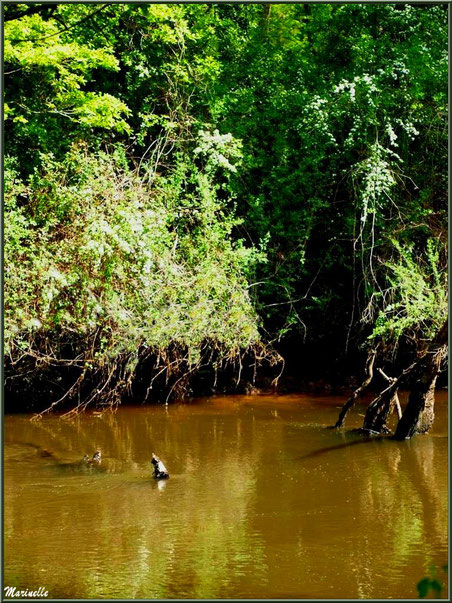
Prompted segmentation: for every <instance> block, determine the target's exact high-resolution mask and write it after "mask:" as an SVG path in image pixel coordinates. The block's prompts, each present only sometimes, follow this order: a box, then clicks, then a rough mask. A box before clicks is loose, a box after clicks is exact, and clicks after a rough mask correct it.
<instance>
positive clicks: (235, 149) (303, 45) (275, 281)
mask: <svg viewBox="0 0 452 603" xmlns="http://www.w3.org/2000/svg"><path fill="white" fill-rule="evenodd" d="M5 14H6V18H7V21H6V22H5V83H6V96H5V100H6V106H5V117H6V120H5V137H6V141H7V149H6V151H7V153H6V154H7V174H6V178H7V194H6V199H5V209H6V215H5V218H6V219H7V221H6V231H7V232H6V235H7V238H6V247H5V253H6V257H7V258H8V262H9V266H8V267H7V271H6V275H5V276H6V279H5V285H6V293H7V309H6V336H7V344H8V345H9V346H10V345H11V342H14V345H16V344H17V345H19V344H20V345H21V346H22V347H27V346H28V345H29V346H31V347H30V349H31V348H32V347H33V345H35V343H36V342H37V341H38V339H39V337H38V333H40V334H41V335H43V334H45V333H46V332H50V331H51V330H52V329H53V330H55V329H59V330H63V331H65V332H66V331H67V332H68V333H69V332H71V333H74V334H75V333H77V334H82V333H86V334H87V333H91V332H93V331H94V332H95V331H96V329H97V328H100V329H101V330H102V331H103V333H104V334H105V335H104V341H103V343H102V350H97V351H99V353H100V356H99V358H100V357H102V358H107V357H109V358H112V357H113V356H114V355H115V354H119V353H127V352H132V351H133V350H135V349H136V346H138V345H139V342H140V341H145V342H146V345H149V346H151V347H152V346H156V347H157V348H159V349H163V348H164V347H165V346H168V345H169V344H170V343H174V344H177V345H186V346H188V347H190V349H191V350H193V353H192V356H193V358H195V357H197V356H199V349H200V346H201V345H202V344H201V342H202V341H203V340H205V339H206V338H210V339H211V340H212V341H214V342H215V344H216V345H218V346H220V347H222V349H223V350H226V349H229V350H231V353H235V351H236V350H237V349H239V348H242V349H243V348H246V347H247V346H249V345H252V344H253V343H255V342H257V341H258V339H259V335H258V332H257V325H260V327H262V328H261V329H260V332H261V334H262V333H265V338H266V340H269V341H275V340H279V339H284V338H288V339H289V338H293V341H294V343H295V345H296V347H298V343H297V342H302V341H303V342H306V343H308V344H316V343H319V342H320V343H321V344H322V349H324V348H325V342H328V346H327V347H328V349H329V350H331V357H332V358H337V357H338V355H339V354H340V353H342V350H343V347H344V343H345V341H346V340H347V341H349V340H350V331H352V332H353V335H352V337H351V340H353V341H354V342H355V343H356V344H359V342H360V341H362V340H363V339H364V338H365V337H366V336H367V335H368V330H367V332H366V334H365V335H363V334H362V333H361V332H360V329H361V328H362V325H363V324H365V326H366V327H365V328H367V329H369V325H371V328H374V332H373V337H382V338H383V339H385V340H387V341H395V340H398V339H400V337H402V335H403V336H404V337H405V336H406V337H408V338H419V337H421V338H429V337H432V336H433V334H434V332H435V328H436V325H437V324H438V320H439V317H440V316H441V315H443V313H444V308H445V304H446V299H447V298H446V295H445V288H446V281H445V276H444V275H445V272H444V270H443V269H442V268H441V265H442V261H443V260H442V256H443V255H444V252H443V251H442V248H444V249H445V245H446V239H447V234H446V227H445V225H446V221H447V174H446V170H445V168H444V165H446V164H447V163H446V158H447V94H446V92H445V91H446V83H447V65H448V57H447V10H445V7H444V6H441V5H437V6H433V5H432V6H411V5H409V4H408V5H391V4H378V3H377V4H375V3H374V4H372V3H370V4H357V5H353V4H351V5H340V4H333V5H330V4H318V5H317V4H316V5H312V4H306V3H305V4H288V5H284V4H282V5H278V4H271V5H270V4H268V5H266V4H228V3H226V4H210V5H203V4H194V5H193V4H183V5H181V4H167V5H165V4H152V3H151V4H141V5H137V4H122V3H114V4H105V5H100V6H95V7H94V6H91V5H83V4H79V3H76V4H67V3H60V4H57V5H54V6H45V5H42V6H40V5H33V6H32V7H31V8H30V10H29V7H27V8H24V7H22V6H21V5H17V6H15V5H7V6H5ZM113 149H114V150H113ZM394 240H395V241H397V244H396V245H397V246H396V249H397V250H398V251H397V252H396V253H395V252H394V244H393V243H392V241H394ZM429 240H435V241H437V242H438V243H435V244H433V243H432V242H430V243H428V241H429ZM397 254H398V257H397ZM377 316H378V318H377ZM325 317H328V319H327V320H325ZM420 345H423V344H422V343H421V344H420ZM9 349H11V348H9ZM196 350H197V351H196Z"/></svg>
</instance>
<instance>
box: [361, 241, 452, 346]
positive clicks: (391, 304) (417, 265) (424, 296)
mask: <svg viewBox="0 0 452 603" xmlns="http://www.w3.org/2000/svg"><path fill="white" fill-rule="evenodd" d="M393 245H394V247H395V248H396V250H397V251H398V254H399V258H398V261H393V262H388V263H387V264H386V267H387V269H388V270H389V272H388V282H389V288H388V289H387V290H386V291H385V292H384V293H381V294H380V297H381V299H382V300H383V308H382V309H381V311H380V313H379V315H378V318H377V320H376V323H375V327H374V330H373V332H372V335H371V338H372V339H375V338H377V337H380V338H383V339H389V340H393V341H397V340H398V339H399V338H400V337H402V335H405V336H408V337H411V338H416V337H417V338H419V339H432V338H433V337H434V335H435V333H436V332H437V331H438V329H439V328H440V327H441V326H442V324H443V323H444V320H445V319H446V317H447V313H448V296H447V290H448V286H447V269H446V265H445V260H444V257H441V256H442V255H443V254H444V249H443V248H442V246H441V245H440V244H439V243H438V241H436V240H435V239H428V241H427V245H426V249H425V252H423V253H422V254H415V252H414V249H413V247H412V246H410V247H401V246H400V244H399V243H397V242H396V241H393Z"/></svg>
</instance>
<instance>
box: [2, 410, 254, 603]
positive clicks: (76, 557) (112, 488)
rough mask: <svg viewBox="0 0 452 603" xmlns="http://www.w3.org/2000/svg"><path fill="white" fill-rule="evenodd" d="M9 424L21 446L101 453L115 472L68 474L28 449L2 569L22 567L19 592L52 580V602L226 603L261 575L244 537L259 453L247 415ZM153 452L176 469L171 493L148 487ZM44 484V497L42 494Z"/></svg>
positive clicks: (10, 486)
mask: <svg viewBox="0 0 452 603" xmlns="http://www.w3.org/2000/svg"><path fill="white" fill-rule="evenodd" d="M187 412H188V414H187ZM204 412H205V409H204ZM10 419H11V421H12V422H14V439H15V440H16V441H20V442H33V443H35V444H36V445H40V446H42V447H43V448H46V449H50V450H51V451H52V453H54V455H55V457H56V458H61V459H62V460H63V461H65V462H66V461H69V460H76V459H79V458H81V456H82V455H83V453H84V452H85V451H90V450H92V449H94V448H97V447H98V448H100V449H101V450H102V452H103V456H104V457H105V459H106V460H105V462H106V463H107V465H108V466H109V467H110V469H111V472H110V473H106V474H96V475H94V476H92V475H88V476H87V475H84V474H76V473H75V474H73V473H71V474H61V473H58V472H54V471H52V467H53V466H54V464H55V463H54V460H53V459H42V458H40V457H39V456H38V455H37V454H36V451H35V450H34V449H32V448H30V450H29V458H28V460H27V462H25V463H21V464H20V466H19V465H18V466H17V467H14V466H11V467H10V468H9V471H8V475H7V488H6V500H5V508H6V514H5V527H7V530H6V531H5V536H6V542H5V549H6V560H7V566H6V567H7V573H9V575H11V574H10V572H12V571H13V570H12V569H11V570H8V567H11V565H12V564H14V568H15V569H17V568H18V570H19V576H20V580H19V582H20V583H23V584H24V585H25V583H26V582H27V580H28V582H29V583H31V582H34V581H36V579H37V578H36V577H39V578H41V577H42V576H44V575H45V576H46V577H47V578H48V582H47V584H48V587H49V592H51V594H52V596H68V594H72V595H74V596H80V595H81V594H85V595H86V596H88V597H93V596H112V597H115V596H116V597H119V596H123V597H124V596H129V597H132V598H133V597H146V598H159V597H162V596H164V595H165V596H169V597H176V596H177V597H180V596H182V597H184V596H187V597H188V596H192V597H203V596H218V597H220V596H222V595H223V594H224V593H225V592H227V589H228V587H230V585H231V583H233V582H234V581H236V582H239V583H240V580H241V579H242V577H243V576H245V575H250V574H253V573H254V574H256V573H258V571H259V570H258V568H259V567H260V568H261V570H260V571H261V572H262V573H264V572H265V566H264V565H263V562H262V560H260V555H261V551H260V543H259V539H258V538H256V537H255V536H253V535H252V534H249V532H248V518H247V508H248V505H249V499H250V496H252V493H253V488H254V482H255V476H254V473H255V470H256V469H255V466H254V465H253V462H250V461H251V459H252V458H253V457H254V456H255V453H256V451H257V450H258V448H259V446H261V445H262V443H261V442H260V441H259V439H258V438H257V437H256V430H255V426H254V422H253V420H252V417H251V416H249V417H248V418H247V417H245V418H243V419H241V420H236V418H235V417H233V416H232V417H231V416H230V414H229V412H228V413H224V416H223V414H222V413H221V410H220V413H219V414H218V416H211V417H208V420H206V417H205V415H203V413H197V410H196V408H192V409H187V410H184V409H179V410H178V409H176V408H172V409H170V410H169V411H168V415H167V414H166V412H165V410H164V409H152V412H149V411H145V410H143V412H140V410H138V411H136V412H135V411H133V412H128V411H127V410H126V411H124V412H120V413H118V414H117V415H104V416H102V417H101V418H95V417H92V416H86V417H78V418H77V419H76V420H74V421H72V422H70V423H69V422H65V421H58V420H55V419H54V418H52V417H49V418H48V419H44V420H42V421H40V422H34V423H33V422H31V423H30V422H29V421H26V420H21V419H18V418H12V417H11V418H10ZM256 447H257V448H256ZM154 450H155V451H156V452H157V453H159V454H161V455H162V457H163V458H164V460H165V463H166V464H167V466H168V467H169V468H170V471H171V479H170V481H169V482H168V483H167V484H165V487H164V488H163V489H159V487H158V486H159V484H157V483H156V482H155V481H154V480H152V478H151V467H150V456H151V453H152V451H154ZM37 476H38V477H37ZM37 482H40V483H42V484H43V485H44V486H45V487H43V488H42V489H39V488H38V490H36V484H37ZM168 495H169V496H168ZM33 501H34V502H33ZM13 543H14V544H13ZM250 547H251V548H250ZM62 557H63V558H64V559H68V560H70V562H68V566H67V567H65V565H64V564H63V565H62V564H61V558H62ZM46 568H53V569H54V571H52V572H51V574H49V575H47V572H46V571H45V572H41V570H42V569H44V570H45V569H46ZM56 568H58V569H56ZM66 584H71V585H72V586H70V587H69V586H64V585H66ZM68 588H70V593H69V592H68V591H67V589H68Z"/></svg>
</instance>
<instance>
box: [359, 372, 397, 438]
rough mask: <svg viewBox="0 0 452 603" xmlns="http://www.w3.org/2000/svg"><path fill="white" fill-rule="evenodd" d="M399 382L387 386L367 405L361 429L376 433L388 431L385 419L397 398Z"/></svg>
mask: <svg viewBox="0 0 452 603" xmlns="http://www.w3.org/2000/svg"><path fill="white" fill-rule="evenodd" d="M398 386H399V383H397V384H396V385H395V386H394V387H391V386H389V387H387V388H386V389H385V390H384V391H382V392H381V394H380V395H379V396H377V397H376V398H375V399H374V400H372V402H371V403H370V404H369V406H368V407H367V411H366V416H365V417H364V423H363V429H369V430H371V431H377V432H378V433H390V430H389V429H388V427H387V426H386V421H387V420H388V417H389V415H390V414H391V413H392V411H393V410H394V408H395V406H396V402H397V400H398V396H397V391H398Z"/></svg>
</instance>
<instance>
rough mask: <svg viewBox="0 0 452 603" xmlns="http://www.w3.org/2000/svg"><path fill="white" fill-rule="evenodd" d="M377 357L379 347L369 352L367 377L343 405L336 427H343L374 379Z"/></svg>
mask: <svg viewBox="0 0 452 603" xmlns="http://www.w3.org/2000/svg"><path fill="white" fill-rule="evenodd" d="M376 357H377V348H375V349H373V350H371V351H370V352H369V355H368V356H367V361H366V378H365V379H364V381H363V382H362V383H361V385H360V386H359V387H358V388H357V389H355V391H354V392H353V393H352V395H351V396H350V398H349V399H348V400H347V402H346V403H345V404H344V406H343V407H342V410H341V412H340V414H339V418H338V420H337V421H336V424H335V426H334V427H342V426H343V425H344V422H345V418H346V416H347V414H348V412H349V410H350V409H351V407H352V406H353V405H354V404H355V402H356V400H357V399H358V398H359V396H360V395H361V394H362V393H363V392H364V390H365V389H366V388H367V387H368V386H369V384H370V382H371V381H372V378H373V375H374V371H373V369H374V362H375V358H376Z"/></svg>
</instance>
